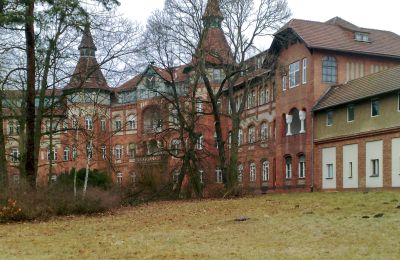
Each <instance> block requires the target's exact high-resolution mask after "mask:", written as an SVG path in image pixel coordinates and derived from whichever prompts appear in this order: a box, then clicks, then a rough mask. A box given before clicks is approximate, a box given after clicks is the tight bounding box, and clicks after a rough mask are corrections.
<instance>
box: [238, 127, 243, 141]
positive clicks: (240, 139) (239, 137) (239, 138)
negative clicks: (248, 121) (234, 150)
mask: <svg viewBox="0 0 400 260" xmlns="http://www.w3.org/2000/svg"><path fill="white" fill-rule="evenodd" d="M242 144H243V129H242V128H239V131H238V145H242Z"/></svg>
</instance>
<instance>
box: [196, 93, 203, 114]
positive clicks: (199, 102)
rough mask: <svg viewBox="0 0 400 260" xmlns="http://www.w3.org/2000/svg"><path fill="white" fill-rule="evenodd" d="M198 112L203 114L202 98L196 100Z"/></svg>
mask: <svg viewBox="0 0 400 260" xmlns="http://www.w3.org/2000/svg"><path fill="white" fill-rule="evenodd" d="M196 112H197V113H203V101H202V100H201V98H200V97H198V98H196Z"/></svg>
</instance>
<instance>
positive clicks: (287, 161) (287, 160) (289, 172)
mask: <svg viewBox="0 0 400 260" xmlns="http://www.w3.org/2000/svg"><path fill="white" fill-rule="evenodd" d="M285 173H286V176H285V177H286V179H291V178H292V157H290V156H288V157H286V158H285Z"/></svg>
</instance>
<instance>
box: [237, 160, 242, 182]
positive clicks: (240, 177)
mask: <svg viewBox="0 0 400 260" xmlns="http://www.w3.org/2000/svg"><path fill="white" fill-rule="evenodd" d="M238 181H239V182H243V164H239V166H238Z"/></svg>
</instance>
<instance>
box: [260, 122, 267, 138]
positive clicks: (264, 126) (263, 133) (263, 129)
mask: <svg viewBox="0 0 400 260" xmlns="http://www.w3.org/2000/svg"><path fill="white" fill-rule="evenodd" d="M260 138H261V141H267V140H268V124H267V123H266V122H264V123H262V124H261V127H260Z"/></svg>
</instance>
